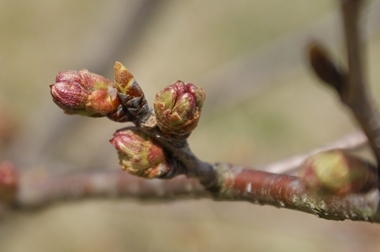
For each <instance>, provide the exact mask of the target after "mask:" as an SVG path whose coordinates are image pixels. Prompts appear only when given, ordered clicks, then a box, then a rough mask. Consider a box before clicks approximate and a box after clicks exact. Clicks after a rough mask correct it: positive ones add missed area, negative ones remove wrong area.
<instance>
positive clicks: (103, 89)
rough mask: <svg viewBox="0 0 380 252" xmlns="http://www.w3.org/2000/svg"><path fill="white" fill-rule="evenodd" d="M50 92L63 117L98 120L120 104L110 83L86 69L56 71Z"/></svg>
mask: <svg viewBox="0 0 380 252" xmlns="http://www.w3.org/2000/svg"><path fill="white" fill-rule="evenodd" d="M50 93H51V96H52V98H53V101H54V103H55V104H57V105H58V107H60V108H61V109H62V110H63V111H64V112H65V113H66V114H78V115H83V116H89V117H102V116H106V115H107V114H109V113H112V112H114V111H116V110H117V108H118V106H119V105H120V101H119V98H118V96H117V89H116V87H115V86H114V85H113V83H112V82H111V81H110V80H108V79H106V78H104V77H103V76H100V75H98V74H94V73H90V72H89V71H87V70H80V71H72V70H69V71H62V72H60V73H59V74H58V75H57V77H56V79H55V83H54V84H52V85H50Z"/></svg>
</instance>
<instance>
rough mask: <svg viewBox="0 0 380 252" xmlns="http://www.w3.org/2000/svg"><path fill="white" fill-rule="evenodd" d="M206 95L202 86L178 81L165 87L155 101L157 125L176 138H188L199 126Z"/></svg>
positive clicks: (165, 133) (167, 134)
mask: <svg viewBox="0 0 380 252" xmlns="http://www.w3.org/2000/svg"><path fill="white" fill-rule="evenodd" d="M205 98H206V95H205V93H204V91H203V89H202V88H200V87H197V86H195V85H194V84H191V83H184V82H182V81H180V80H179V81H176V82H174V83H173V84H171V85H169V86H167V87H165V88H164V89H163V90H162V91H161V92H160V93H158V94H157V95H156V97H155V101H154V103H153V106H154V112H155V114H156V120H157V125H158V127H159V128H160V130H161V131H162V133H164V135H166V136H169V137H171V138H173V139H176V140H182V139H186V138H187V137H188V136H189V135H190V133H191V132H192V131H193V130H194V129H195V128H196V127H197V125H198V121H199V118H200V115H201V110H202V106H203V103H204V101H205Z"/></svg>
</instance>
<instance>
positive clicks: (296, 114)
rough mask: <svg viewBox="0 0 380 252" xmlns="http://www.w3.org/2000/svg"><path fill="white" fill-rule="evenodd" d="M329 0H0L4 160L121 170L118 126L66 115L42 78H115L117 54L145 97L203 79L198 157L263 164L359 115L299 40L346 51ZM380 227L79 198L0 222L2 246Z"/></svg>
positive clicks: (191, 246) (337, 239)
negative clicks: (65, 73)
mask: <svg viewBox="0 0 380 252" xmlns="http://www.w3.org/2000/svg"><path fill="white" fill-rule="evenodd" d="M369 2H370V4H369V8H367V10H366V14H368V18H367V21H368V22H367V23H368V29H367V31H368V36H369V47H368V70H369V74H370V77H369V79H370V82H371V85H372V88H373V89H372V91H373V93H374V96H375V97H376V99H377V101H378V102H379V99H380V88H379V85H378V83H379V82H380V72H379V70H378V69H379V67H380V21H379V20H380V19H379V18H378V17H379V16H380V1H378V0H376V1H369ZM336 4H337V1H331V0H309V1H301V0H291V1H281V0H266V1H259V0H254V1H252V0H244V1H218V0H207V1H201V0H189V1H175V0H166V1H143V0H141V1H137V0H135V1H132V0H131V1H123V0H112V1H106V0H101V1H90V0H86V1H63V0H61V1H58V0H57V1H44V0H35V1H25V0H16V1H0V38H1V39H0V112H1V113H2V115H3V116H2V117H0V120H5V118H11V119H12V120H13V121H14V122H15V125H17V127H14V131H13V133H14V132H16V134H15V135H14V138H13V140H12V141H11V142H10V143H9V145H3V146H0V159H10V160H13V161H14V162H15V163H16V164H17V165H18V166H19V167H20V169H22V170H24V171H29V172H31V173H33V174H35V176H44V175H43V174H46V173H47V172H49V173H53V174H65V173H69V172H73V171H76V170H84V169H119V167H118V164H117V157H116V153H115V152H114V150H113V147H112V146H111V145H110V144H109V143H108V140H109V139H110V138H111V136H112V134H113V132H114V131H115V130H116V129H118V128H120V127H123V125H121V124H117V123H114V122H111V121H108V120H107V119H91V118H85V117H79V116H66V115H64V114H63V113H62V112H61V111H60V109H58V107H57V106H55V105H54V104H53V102H52V101H51V98H50V94H49V88H48V85H49V84H52V83H53V82H54V79H55V75H56V74H57V73H58V72H59V71H60V70H68V69H73V70H80V69H83V68H86V69H88V70H89V71H92V72H96V73H99V74H102V75H104V76H106V77H108V78H110V79H112V78H113V76H112V75H113V72H112V71H113V63H114V62H115V61H116V60H117V61H120V62H122V63H123V64H125V65H126V66H127V68H128V69H129V70H130V71H131V72H132V73H133V74H134V75H135V78H136V79H137V81H138V82H139V83H140V85H141V87H142V88H143V90H144V91H145V94H146V97H147V99H148V100H149V102H152V101H153V98H154V95H155V93H157V92H158V91H159V90H160V89H161V88H163V87H164V86H165V85H168V84H171V83H172V82H173V81H175V80H178V79H180V80H183V81H185V82H192V83H195V84H196V85H199V86H202V87H203V88H204V89H205V91H206V95H207V99H206V103H205V106H204V111H203V115H202V118H201V121H200V123H199V126H198V128H197V129H196V130H195V131H194V132H193V134H192V136H191V137H190V139H189V141H190V144H191V147H192V149H193V151H194V152H195V153H197V154H198V155H199V157H200V158H202V159H204V160H206V161H228V162H231V163H236V164H241V165H243V166H249V167H261V166H264V165H265V164H269V163H270V162H274V161H278V160H281V159H283V158H286V157H289V156H291V155H294V154H297V153H300V152H305V151H308V150H310V149H312V148H314V147H318V146H321V145H323V144H326V143H328V142H331V141H334V140H336V139H338V138H339V137H342V136H344V135H346V134H348V133H350V132H352V131H354V130H355V129H356V128H357V127H356V125H355V123H354V122H353V121H352V120H351V116H350V114H349V113H348V112H347V110H346V109H345V108H344V107H343V106H342V105H341V104H340V103H339V101H338V99H337V97H336V96H335V94H334V92H332V91H331V90H329V89H328V88H326V87H325V86H324V85H322V84H320V82H319V81H318V80H316V79H315V78H314V76H313V74H312V73H311V72H310V71H309V69H308V66H307V64H306V63H305V55H304V52H305V46H306V45H307V43H308V42H310V41H312V40H313V39H319V40H322V41H324V42H325V43H326V44H328V45H329V46H330V48H331V51H332V52H333V54H334V56H335V57H336V58H337V59H338V60H342V59H343V58H344V54H343V53H344V50H343V47H342V40H341V33H340V32H341V31H340V20H339V16H338V12H337V10H338V8H337V5H336ZM1 113H0V114H1ZM5 114H7V115H5ZM7 120H10V119H7ZM32 171H33V172H32ZM41 174H42V175H41ZM379 236H380V226H379V225H374V224H369V223H358V222H352V221H345V222H333V221H325V220H321V219H318V218H317V217H316V216H313V215H308V214H304V213H298V212H295V211H289V210H284V209H276V208H274V207H270V206H257V205H252V204H248V203H237V202H232V203H229V202H213V201H210V200H188V201H176V202H171V203H152V202H137V201H134V200H129V199H122V200H115V199H114V200H97V201H95V200H92V201H81V202H71V203H61V204H58V205H55V206H52V207H49V208H47V209H44V210H42V211H35V212H31V213H17V214H10V215H6V217H3V218H1V220H0V251H4V252H13V251H14V252H16V251H17V252H20V251H28V252H33V251H56V252H60V251H94V252H95V251H99V252H100V251H109V252H116V251H185V252H188V251H189V252H190V251H312V252H313V251H380V240H379Z"/></svg>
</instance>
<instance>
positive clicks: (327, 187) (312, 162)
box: [300, 150, 377, 195]
mask: <svg viewBox="0 0 380 252" xmlns="http://www.w3.org/2000/svg"><path fill="white" fill-rule="evenodd" d="M300 177H301V178H303V180H304V182H305V183H306V185H307V186H308V187H309V189H313V190H315V191H316V192H320V193H331V194H336V195H345V194H350V193H351V194H352V193H364V192H367V191H368V190H369V189H372V188H373V187H374V186H375V185H376V182H377V176H376V168H375V167H374V166H373V165H371V164H370V163H368V162H366V161H364V160H362V159H360V158H358V157H355V156H352V155H349V154H346V153H344V152H343V151H340V150H332V151H326V152H320V153H318V154H316V155H314V156H311V157H310V158H308V159H307V160H306V161H305V163H304V165H303V168H302V170H301V171H300Z"/></svg>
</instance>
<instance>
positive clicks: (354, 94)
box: [340, 0, 380, 164]
mask: <svg viewBox="0 0 380 252" xmlns="http://www.w3.org/2000/svg"><path fill="white" fill-rule="evenodd" d="M363 3H364V1H363V0H361V1H360V0H341V7H342V13H343V22H344V28H345V38H346V46H347V58H348V75H347V80H346V83H345V84H344V85H343V89H342V92H341V93H340V97H341V99H342V102H343V103H344V104H346V105H347V106H348V107H349V108H350V109H351V110H352V112H353V114H354V116H355V118H356V119H357V121H358V122H359V123H360V125H361V127H362V129H363V131H364V133H365V134H366V135H367V137H368V140H369V144H370V146H371V148H372V150H373V152H374V155H375V156H376V159H377V163H378V164H380V115H379V112H378V110H377V108H376V106H375V105H374V102H373V99H372V97H371V95H370V94H369V92H368V87H367V80H366V77H365V73H364V63H363V58H364V44H363V36H362V33H361V31H362V29H361V28H362V27H361V26H360V22H359V21H360V11H361V8H360V7H361V6H362V5H363Z"/></svg>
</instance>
